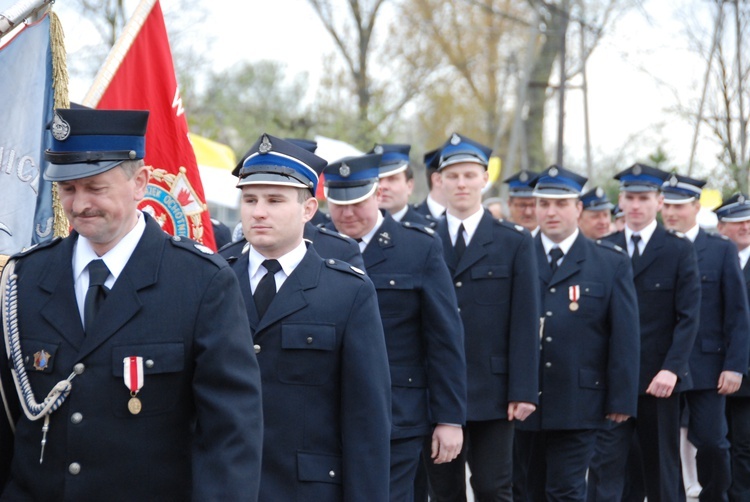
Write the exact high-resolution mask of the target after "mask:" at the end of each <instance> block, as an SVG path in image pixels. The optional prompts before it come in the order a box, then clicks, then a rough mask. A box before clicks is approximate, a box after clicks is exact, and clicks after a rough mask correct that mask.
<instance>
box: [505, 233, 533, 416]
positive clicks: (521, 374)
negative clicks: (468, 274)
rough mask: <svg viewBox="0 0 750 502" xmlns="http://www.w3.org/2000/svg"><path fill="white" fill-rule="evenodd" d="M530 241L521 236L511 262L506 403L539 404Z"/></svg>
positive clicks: (531, 248) (529, 238) (528, 236)
mask: <svg viewBox="0 0 750 502" xmlns="http://www.w3.org/2000/svg"><path fill="white" fill-rule="evenodd" d="M533 244H534V241H533V240H532V239H531V236H530V235H527V234H524V236H523V238H522V242H521V245H520V246H519V247H518V249H517V250H516V254H515V258H514V262H513V290H512V292H511V295H510V302H511V307H510V312H511V319H510V334H509V336H510V345H509V353H508V369H509V371H508V401H511V402H513V401H519V402H528V403H533V404H538V403H539V310H540V307H539V301H540V293H539V275H538V272H537V266H536V253H535V251H534V247H533Z"/></svg>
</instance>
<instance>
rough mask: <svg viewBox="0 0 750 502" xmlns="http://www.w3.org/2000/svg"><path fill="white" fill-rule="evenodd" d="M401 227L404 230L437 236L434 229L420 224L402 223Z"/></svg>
mask: <svg viewBox="0 0 750 502" xmlns="http://www.w3.org/2000/svg"><path fill="white" fill-rule="evenodd" d="M401 226H403V227H404V228H411V229H413V230H419V231H420V232H422V233H423V234H427V235H430V236H433V235H435V231H434V230H433V229H432V228H430V227H428V226H424V225H420V224H419V223H412V222H411V221H402V222H401Z"/></svg>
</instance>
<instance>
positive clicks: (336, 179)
mask: <svg viewBox="0 0 750 502" xmlns="http://www.w3.org/2000/svg"><path fill="white" fill-rule="evenodd" d="M381 160H382V155H379V154H376V153H369V154H366V155H361V156H359V157H346V158H344V159H341V160H339V161H337V162H334V163H333V164H329V165H328V166H327V167H326V168H325V169H324V170H323V174H325V194H326V198H327V199H328V201H329V202H333V203H334V204H340V205H348V204H356V203H357V202H360V201H363V200H365V199H366V198H368V197H370V196H371V195H372V194H373V193H375V190H376V189H377V187H378V174H379V168H378V167H379V166H380V162H381Z"/></svg>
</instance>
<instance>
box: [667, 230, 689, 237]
mask: <svg viewBox="0 0 750 502" xmlns="http://www.w3.org/2000/svg"><path fill="white" fill-rule="evenodd" d="M667 233H668V234H669V235H674V236H675V237H679V238H680V239H684V238H685V234H683V233H682V232H678V231H677V230H675V229H673V228H670V229H669V230H667Z"/></svg>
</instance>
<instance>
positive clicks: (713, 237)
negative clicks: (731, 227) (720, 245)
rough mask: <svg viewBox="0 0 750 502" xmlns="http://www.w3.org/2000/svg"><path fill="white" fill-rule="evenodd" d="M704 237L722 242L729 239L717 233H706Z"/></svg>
mask: <svg viewBox="0 0 750 502" xmlns="http://www.w3.org/2000/svg"><path fill="white" fill-rule="evenodd" d="M706 235H707V236H709V237H711V238H712V239H721V240H723V241H728V240H729V237H727V236H726V235H722V234H720V233H718V232H706Z"/></svg>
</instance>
